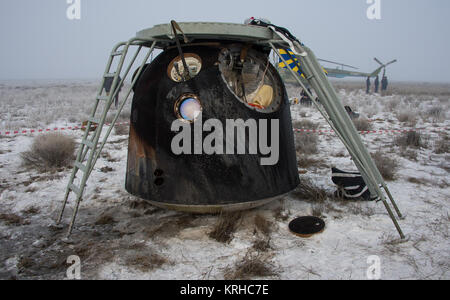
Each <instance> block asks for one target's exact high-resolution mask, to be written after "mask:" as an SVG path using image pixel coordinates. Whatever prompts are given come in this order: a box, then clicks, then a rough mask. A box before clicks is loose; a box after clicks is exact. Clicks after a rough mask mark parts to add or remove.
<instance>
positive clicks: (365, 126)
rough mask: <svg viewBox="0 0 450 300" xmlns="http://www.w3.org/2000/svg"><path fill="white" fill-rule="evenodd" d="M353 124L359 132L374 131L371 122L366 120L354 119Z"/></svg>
mask: <svg viewBox="0 0 450 300" xmlns="http://www.w3.org/2000/svg"><path fill="white" fill-rule="evenodd" d="M353 124H354V125H355V127H356V130H358V131H370V130H372V124H371V123H370V122H369V120H367V119H365V118H358V119H353Z"/></svg>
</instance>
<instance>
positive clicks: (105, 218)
mask: <svg viewBox="0 0 450 300" xmlns="http://www.w3.org/2000/svg"><path fill="white" fill-rule="evenodd" d="M115 222H116V221H115V220H114V218H113V217H112V216H110V215H108V214H104V215H101V216H100V217H99V218H98V219H97V221H95V225H110V224H114V223H115Z"/></svg>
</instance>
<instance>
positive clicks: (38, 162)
mask: <svg viewBox="0 0 450 300" xmlns="http://www.w3.org/2000/svg"><path fill="white" fill-rule="evenodd" d="M74 152H75V140H74V139H73V138H72V137H70V136H67V135H64V134H61V133H50V134H46V135H40V136H37V137H36V138H35V139H34V141H33V144H32V145H31V148H30V149H29V150H28V151H26V152H23V153H21V158H22V161H23V165H24V166H26V167H33V168H36V169H37V170H39V171H53V170H55V169H58V168H63V167H68V166H70V164H71V163H72V162H73V160H74V159H75V155H74Z"/></svg>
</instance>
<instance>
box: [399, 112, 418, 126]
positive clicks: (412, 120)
mask: <svg viewBox="0 0 450 300" xmlns="http://www.w3.org/2000/svg"><path fill="white" fill-rule="evenodd" d="M397 119H398V120H399V121H400V122H402V123H406V124H408V125H410V126H411V127H414V126H416V124H417V118H416V114H414V113H412V112H401V113H399V114H397Z"/></svg>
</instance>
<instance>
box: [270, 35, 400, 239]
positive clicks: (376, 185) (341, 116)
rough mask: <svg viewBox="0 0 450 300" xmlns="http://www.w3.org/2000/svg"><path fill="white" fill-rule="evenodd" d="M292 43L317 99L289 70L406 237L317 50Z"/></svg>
mask: <svg viewBox="0 0 450 300" xmlns="http://www.w3.org/2000/svg"><path fill="white" fill-rule="evenodd" d="M269 45H270V46H271V47H272V50H273V51H274V53H275V54H276V55H277V56H278V57H279V58H280V60H281V61H283V62H284V64H285V65H286V66H288V63H287V62H286V60H285V59H284V58H283V56H282V55H281V54H280V52H279V49H278V48H277V47H275V45H274V44H273V43H272V42H269ZM288 46H291V47H292V46H293V47H294V48H295V49H296V50H297V53H302V54H301V55H300V56H297V57H298V59H299V61H300V64H301V66H302V71H303V74H304V76H305V79H306V81H307V82H308V83H309V84H310V86H311V88H312V89H313V90H314V91H315V92H316V94H317V98H316V97H314V96H313V95H312V94H311V93H310V92H309V91H308V89H307V88H306V86H305V84H304V83H303V81H302V80H301V78H300V76H299V74H298V73H297V72H294V71H293V70H292V69H291V68H288V69H289V71H290V72H291V74H292V75H293V77H294V78H295V79H296V80H297V82H298V83H299V84H300V85H301V86H302V88H303V89H304V91H305V93H306V94H307V95H308V97H309V98H310V99H311V100H312V102H313V103H314V106H315V107H316V108H317V109H318V110H319V111H320V113H321V114H322V116H323V117H324V118H325V120H326V121H327V122H328V124H329V125H330V126H331V128H332V129H333V130H334V132H335V133H336V135H337V136H338V137H339V138H340V139H341V141H342V143H343V144H344V145H345V147H346V148H347V150H348V152H349V153H350V155H351V156H352V158H353V161H354V163H355V165H356V166H357V168H358V169H359V171H360V172H361V175H362V177H363V179H364V182H365V183H366V184H367V186H368V188H369V191H370V193H371V195H372V197H374V198H377V199H379V200H381V201H382V202H383V204H384V206H385V208H386V211H387V212H388V214H389V217H390V218H391V220H392V222H393V223H394V226H395V228H396V229H397V231H398V233H399V235H400V237H401V238H402V239H405V235H404V234H403V231H402V229H401V228H400V225H399V224H398V222H397V219H396V218H395V216H394V213H393V212H392V210H391V208H390V206H389V203H388V202H387V200H386V197H385V195H384V193H383V191H382V190H381V188H383V189H384V190H385V192H386V194H387V196H388V198H389V200H390V202H391V204H392V206H393V208H394V210H395V211H396V213H397V215H398V217H399V218H400V219H402V218H403V216H402V214H401V212H400V210H399V208H398V206H397V204H396V203H395V201H394V198H393V196H392V194H391V192H390V191H389V189H388V187H387V185H386V183H385V182H384V179H383V177H382V176H381V174H380V172H379V170H378V168H377V166H376V165H375V163H374V161H373V160H372V157H371V156H370V154H369V152H368V150H367V148H366V147H365V146H364V144H363V142H362V140H361V137H360V136H359V134H358V132H357V131H356V129H355V126H354V125H353V122H352V121H351V120H350V117H349V116H348V114H347V112H346V111H345V109H344V106H343V105H342V103H341V101H340V99H339V97H338V95H337V93H336V91H335V90H334V88H333V86H332V85H331V83H330V82H329V81H328V79H327V77H326V75H325V73H324V72H323V69H322V67H321V66H320V64H319V63H318V61H317V58H316V57H315V55H314V53H313V52H312V51H311V50H310V49H309V48H307V47H305V46H303V45H301V44H300V43H298V42H293V43H290V45H288ZM318 99H320V103H319V102H318Z"/></svg>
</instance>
